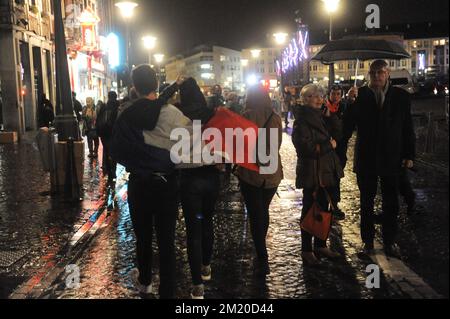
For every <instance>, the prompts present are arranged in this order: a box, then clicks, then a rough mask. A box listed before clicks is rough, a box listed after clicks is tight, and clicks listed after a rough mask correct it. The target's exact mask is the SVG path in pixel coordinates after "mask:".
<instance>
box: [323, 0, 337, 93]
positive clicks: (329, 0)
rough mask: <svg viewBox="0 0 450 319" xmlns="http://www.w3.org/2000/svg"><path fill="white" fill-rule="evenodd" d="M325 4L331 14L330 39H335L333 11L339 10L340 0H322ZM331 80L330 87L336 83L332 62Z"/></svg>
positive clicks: (330, 69) (330, 67)
mask: <svg viewBox="0 0 450 319" xmlns="http://www.w3.org/2000/svg"><path fill="white" fill-rule="evenodd" d="M322 1H323V3H324V4H325V10H326V11H327V12H328V15H329V16H330V34H329V41H332V40H333V13H335V12H336V11H337V10H338V7H339V2H340V0H322ZM328 74H329V78H330V79H329V81H328V87H331V86H332V85H333V84H334V79H335V77H334V64H333V63H331V64H330V65H329V72H328Z"/></svg>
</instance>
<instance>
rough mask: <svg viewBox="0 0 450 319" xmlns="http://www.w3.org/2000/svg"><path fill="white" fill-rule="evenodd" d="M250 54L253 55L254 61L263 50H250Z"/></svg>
mask: <svg viewBox="0 0 450 319" xmlns="http://www.w3.org/2000/svg"><path fill="white" fill-rule="evenodd" d="M250 53H251V54H252V57H253V58H254V59H257V58H259V56H260V55H261V50H259V49H254V50H250Z"/></svg>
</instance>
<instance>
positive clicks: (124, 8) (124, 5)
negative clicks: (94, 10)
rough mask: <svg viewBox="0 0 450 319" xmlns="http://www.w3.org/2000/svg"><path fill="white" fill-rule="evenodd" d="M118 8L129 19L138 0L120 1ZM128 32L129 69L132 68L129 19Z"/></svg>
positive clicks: (126, 24) (127, 58) (127, 62)
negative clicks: (134, 0)
mask: <svg viewBox="0 0 450 319" xmlns="http://www.w3.org/2000/svg"><path fill="white" fill-rule="evenodd" d="M115 6H116V7H117V8H119V10H120V14H121V15H122V17H123V18H124V19H125V20H129V19H130V18H131V17H132V16H133V13H134V9H135V8H136V7H137V6H138V4H137V3H136V2H132V1H120V2H118V3H116V4H115ZM125 26H126V33H127V47H126V66H127V70H128V71H129V70H130V47H131V36H130V27H129V23H128V21H127V22H126V23H125Z"/></svg>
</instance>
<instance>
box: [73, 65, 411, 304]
mask: <svg viewBox="0 0 450 319" xmlns="http://www.w3.org/2000/svg"><path fill="white" fill-rule="evenodd" d="M131 77H132V82H133V89H132V90H131V92H130V96H129V98H128V99H127V100H126V101H123V102H122V104H120V103H119V102H118V100H117V95H116V94H115V93H114V92H110V93H109V95H108V101H107V103H106V104H103V103H102V102H101V101H98V103H97V105H96V106H94V101H93V100H92V99H89V98H88V99H87V100H86V106H85V107H84V108H81V107H80V105H78V106H75V111H76V114H77V117H79V120H80V121H82V122H83V133H84V135H85V136H86V137H87V140H88V145H89V151H90V155H91V156H94V157H95V156H96V154H97V150H98V145H99V142H98V138H99V137H100V139H101V141H102V145H103V148H104V151H103V154H104V158H103V165H104V167H105V169H106V171H107V173H108V177H109V178H110V180H111V181H113V180H114V178H115V165H116V164H115V163H116V161H117V162H119V163H121V164H122V165H124V166H125V168H126V169H127V171H128V172H129V173H130V175H129V182H128V205H129V211H130V216H131V220H132V224H133V229H134V232H135V236H136V258H137V268H136V269H134V270H133V271H132V273H131V275H132V279H133V281H134V283H135V285H136V287H137V288H138V289H139V291H140V292H141V293H144V294H147V293H151V292H152V256H153V250H152V237H153V229H154V230H155V231H156V239H157V244H158V249H159V263H160V265H159V271H160V274H159V278H160V285H159V295H160V297H161V298H173V297H174V293H175V247H174V241H175V226H176V220H177V215H178V203H179V202H180V204H181V208H182V211H183V216H184V219H185V223H186V237H187V238H186V241H187V254H188V262H189V265H190V269H191V277H192V278H191V279H192V290H191V297H192V298H194V299H203V298H204V284H205V282H207V281H208V280H210V279H211V278H212V269H211V261H212V257H213V247H214V227H213V216H214V211H215V206H216V202H217V199H218V196H219V191H220V174H221V172H223V171H224V165H223V164H219V163H217V164H216V163H214V164H208V165H207V164H200V165H198V164H197V165H192V166H184V167H181V166H177V165H175V164H174V163H173V162H172V161H171V158H170V150H171V148H172V147H173V145H174V144H175V143H176V141H173V140H171V139H170V135H171V131H172V130H173V129H175V128H180V127H184V128H186V129H188V130H190V131H192V122H193V121H194V120H201V121H202V124H205V123H207V122H208V121H209V120H210V119H211V118H212V117H213V116H214V113H215V109H216V108H217V107H220V106H225V107H228V108H229V109H230V110H231V111H233V112H236V113H238V114H240V115H242V116H243V117H244V118H246V119H247V120H249V121H251V122H252V123H254V124H255V125H256V126H257V127H258V128H259V129H262V130H266V131H267V132H269V131H270V130H272V132H273V131H275V132H277V135H278V136H277V137H278V138H277V141H278V145H271V143H272V140H270V139H267V141H265V142H266V144H265V145H266V151H269V150H274V149H276V150H278V151H279V149H280V146H281V141H282V136H283V134H282V132H283V125H282V122H283V120H284V121H285V122H286V124H287V122H288V117H285V118H284V119H283V118H282V115H281V114H280V113H281V111H280V107H276V106H275V107H274V103H273V99H271V98H270V96H269V93H268V92H267V91H266V90H264V88H262V87H258V86H255V87H251V88H249V89H248V91H247V94H246V99H245V102H244V103H241V101H240V100H239V97H238V96H237V95H234V94H230V95H229V96H228V97H227V100H225V99H224V98H223V97H222V92H221V88H220V86H215V87H214V88H213V91H212V94H211V95H210V96H208V97H205V96H204V95H203V93H202V91H201V90H200V87H199V86H198V84H197V82H196V81H195V79H193V78H184V77H179V78H178V79H177V81H176V82H175V83H173V84H172V85H170V86H166V87H165V88H164V90H162V89H161V88H159V84H158V80H157V76H156V73H155V71H154V70H153V69H152V68H151V67H150V66H148V65H140V66H137V67H136V68H134V69H133V71H132V76H131ZM297 93H299V94H297ZM346 93H347V92H343V90H342V89H341V88H340V87H339V86H332V87H331V88H330V89H329V90H328V92H326V91H325V90H324V89H323V88H322V87H321V86H319V85H316V84H308V85H306V86H304V87H303V88H302V89H301V91H300V92H290V91H289V90H287V91H286V95H285V99H284V107H286V106H287V110H285V111H287V112H285V113H291V114H292V115H293V118H294V125H293V130H292V142H293V144H294V146H295V150H296V153H297V167H296V175H297V178H296V188H298V189H302V190H303V207H302V214H301V216H302V217H301V219H302V220H303V219H304V218H305V216H306V215H307V214H308V211H309V210H310V208H311V207H312V206H313V205H315V204H318V205H319V206H320V207H321V208H322V209H324V210H326V211H329V212H330V213H331V214H332V216H333V218H334V219H337V220H342V219H344V218H345V213H344V212H343V211H342V210H341V209H340V208H339V202H340V200H341V196H340V180H341V178H342V177H343V175H344V173H343V171H344V168H345V166H346V163H347V156H346V154H347V145H348V141H349V139H350V138H351V137H352V135H353V134H354V131H355V130H356V145H355V158H354V171H355V173H356V176H357V183H358V187H359V190H360V203H361V225H360V226H361V238H362V241H363V243H364V245H363V247H362V252H363V253H364V254H366V255H370V254H372V253H373V252H374V236H375V228H374V224H375V223H376V222H377V220H376V215H375V213H374V199H375V196H376V193H377V185H378V183H380V184H381V195H382V211H383V212H382V215H380V216H379V218H378V219H379V221H380V223H381V224H382V234H383V244H384V251H385V253H386V254H387V255H390V256H396V255H397V251H396V247H395V245H394V243H395V235H396V233H397V215H398V212H399V201H398V194H399V192H400V191H401V190H402V189H403V190H404V189H405V188H408V187H407V186H408V185H406V186H405V185H404V184H405V183H406V184H407V178H405V177H404V176H405V170H407V169H408V168H412V167H413V160H414V157H415V136H414V130H413V124H412V118H411V110H410V108H411V103H410V98H409V96H408V94H407V93H406V92H404V91H402V90H401V89H399V88H396V87H394V86H391V85H390V83H389V68H388V65H387V63H386V62H385V61H383V60H377V61H375V62H373V63H372V64H371V68H370V81H369V83H368V85H367V86H364V87H361V88H359V89H358V88H352V89H351V90H350V91H349V92H348V94H347V95H348V97H347V98H345V95H346ZM296 95H297V96H296ZM286 97H287V98H286ZM75 101H76V98H75V96H74V105H75ZM288 116H289V115H288ZM267 136H269V134H267ZM259 142H260V141H258V143H259ZM278 159H279V163H278V167H277V170H276V171H275V172H274V173H272V174H262V173H260V172H257V171H254V170H250V169H248V168H245V167H242V166H236V167H234V168H233V169H232V171H233V173H234V174H235V175H236V176H237V178H238V179H239V185H240V190H241V193H242V196H243V200H244V202H245V206H246V208H247V212H248V216H249V224H250V230H251V235H252V239H253V242H254V247H255V258H254V272H255V275H256V276H258V277H262V278H264V277H265V276H266V275H267V274H269V273H270V265H269V255H268V252H267V247H266V237H267V232H268V228H269V222H270V218H269V215H270V209H269V207H270V203H271V201H272V199H273V197H274V195H275V194H276V192H277V188H278V186H279V184H280V182H281V180H282V179H283V167H282V165H281V157H280V156H279V154H278ZM261 165H262V164H261ZM402 185H403V186H402ZM409 190H410V187H409ZM402 192H403V193H405V191H402ZM406 193H408V194H409V199H408V200H409V202H408V200H407V202H408V208H409V206H410V205H413V203H411V202H413V200H414V199H413V197H414V196H413V195H410V193H409V192H406ZM411 198H412V199H411ZM301 248H302V259H303V261H304V265H305V266H309V267H311V266H312V267H314V266H316V265H318V264H320V258H328V259H330V260H338V259H339V258H340V257H341V256H340V254H339V253H337V252H335V251H333V250H331V249H330V248H328V247H327V242H326V240H324V239H323V238H317V237H315V236H314V235H313V234H311V233H309V232H308V231H305V230H302V241H301Z"/></svg>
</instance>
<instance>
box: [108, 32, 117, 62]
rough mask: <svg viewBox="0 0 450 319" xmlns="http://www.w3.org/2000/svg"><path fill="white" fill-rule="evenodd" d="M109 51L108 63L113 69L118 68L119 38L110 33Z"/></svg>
mask: <svg viewBox="0 0 450 319" xmlns="http://www.w3.org/2000/svg"><path fill="white" fill-rule="evenodd" d="M106 43H107V51H108V63H109V66H110V67H111V68H113V69H114V68H116V67H118V66H119V65H120V55H119V51H120V50H119V37H118V36H117V35H116V34H114V33H110V34H109V35H108V36H107V38H106Z"/></svg>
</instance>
